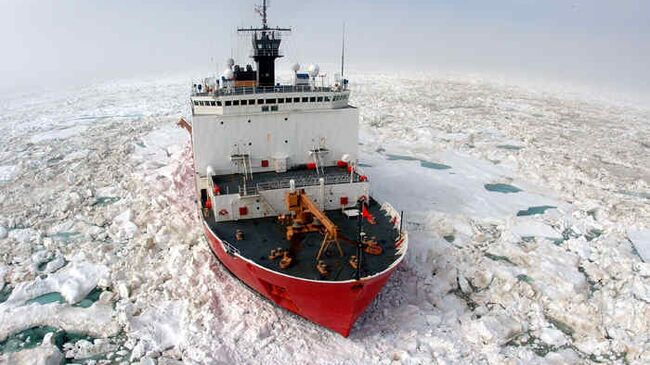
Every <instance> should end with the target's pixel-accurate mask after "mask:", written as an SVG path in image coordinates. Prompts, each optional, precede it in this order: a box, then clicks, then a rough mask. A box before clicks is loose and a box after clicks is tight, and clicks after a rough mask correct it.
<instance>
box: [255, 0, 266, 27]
mask: <svg viewBox="0 0 650 365" xmlns="http://www.w3.org/2000/svg"><path fill="white" fill-rule="evenodd" d="M267 7H268V6H267V5H266V0H264V1H263V2H262V5H261V6H260V5H257V6H256V7H255V12H256V13H257V14H259V15H260V16H261V17H262V27H263V28H264V29H266V28H268V23H267V21H266V20H267V18H266V8H267Z"/></svg>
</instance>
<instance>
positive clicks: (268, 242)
mask: <svg viewBox="0 0 650 365" xmlns="http://www.w3.org/2000/svg"><path fill="white" fill-rule="evenodd" d="M380 208H381V207H380V205H379V204H378V203H377V202H375V201H374V200H372V201H371V203H370V206H369V208H368V210H369V212H370V213H371V214H372V215H373V216H374V218H375V221H376V224H369V223H368V222H367V221H366V220H365V219H364V223H363V231H364V232H365V233H366V235H367V236H368V237H376V241H377V242H378V243H379V245H380V246H381V247H382V248H383V253H382V254H381V255H379V256H375V255H369V254H366V253H362V260H361V263H362V264H361V277H366V276H370V275H374V274H376V273H379V272H381V271H384V270H385V269H387V268H388V267H389V266H390V265H391V264H392V263H394V262H395V261H396V260H397V259H398V258H399V256H398V255H397V249H396V248H395V241H396V239H397V238H398V235H399V232H398V229H396V228H394V227H393V224H391V222H390V220H391V217H390V216H388V215H386V212H385V211H382V210H381V209H380ZM326 214H327V216H328V217H329V218H330V219H331V220H332V222H334V224H336V225H337V226H338V227H339V229H340V233H339V235H340V239H339V242H340V245H341V248H342V249H343V253H344V255H343V257H341V256H340V255H339V253H338V251H337V249H336V247H335V246H334V245H333V246H332V247H331V248H330V250H329V251H328V252H327V253H326V254H323V255H322V257H321V259H322V260H324V261H325V263H326V264H327V266H328V268H329V275H328V276H327V277H321V276H320V274H319V272H318V271H317V269H316V255H317V254H318V250H319V249H320V246H321V243H322V241H323V236H322V235H321V234H319V233H309V234H306V235H305V236H304V237H303V238H302V240H301V241H300V243H299V244H298V245H295V246H294V247H293V248H291V247H290V244H289V242H288V241H287V240H286V239H285V232H286V229H285V228H284V227H283V226H282V225H281V224H279V223H278V222H277V219H276V218H259V219H248V220H239V221H231V222H219V223H217V222H215V221H214V219H211V218H210V217H208V218H206V221H207V222H208V225H209V226H210V228H211V229H212V231H213V232H214V233H215V234H216V235H217V236H219V237H220V238H221V239H223V240H226V241H228V242H229V243H230V244H231V245H233V246H234V247H235V248H237V250H239V252H240V254H241V255H242V256H244V257H246V258H248V259H251V260H253V261H255V262H256V263H258V264H260V265H262V266H264V267H267V268H269V269H271V270H274V271H277V272H280V273H283V274H287V275H290V276H295V277H300V278H305V279H313V280H331V281H344V280H350V279H354V278H355V275H356V270H355V269H353V268H352V266H350V264H349V263H348V260H349V259H350V256H352V255H356V251H357V248H356V239H357V237H358V225H357V224H358V223H357V222H358V221H357V218H356V217H352V218H350V217H348V216H347V215H345V214H344V213H343V212H342V211H340V210H331V211H327V212H326ZM238 229H239V230H242V231H243V233H244V239H243V240H241V241H237V240H236V239H235V232H236V231H237V230H238ZM278 247H281V248H283V249H289V250H290V252H291V255H292V257H293V258H294V260H293V263H292V265H291V266H290V267H289V268H287V269H280V267H279V261H280V260H279V259H276V260H270V259H269V258H268V256H269V253H270V251H271V250H272V249H274V248H278Z"/></svg>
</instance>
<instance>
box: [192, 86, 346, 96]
mask: <svg viewBox="0 0 650 365" xmlns="http://www.w3.org/2000/svg"><path fill="white" fill-rule="evenodd" d="M344 91H346V90H344V89H343V88H341V87H330V86H325V87H323V86H314V87H312V86H310V85H304V86H303V85H296V86H294V85H279V86H260V87H232V88H220V89H217V90H215V91H213V92H209V93H208V92H194V93H193V94H192V95H193V96H231V95H251V94H272V93H307V92H309V93H318V92H344Z"/></svg>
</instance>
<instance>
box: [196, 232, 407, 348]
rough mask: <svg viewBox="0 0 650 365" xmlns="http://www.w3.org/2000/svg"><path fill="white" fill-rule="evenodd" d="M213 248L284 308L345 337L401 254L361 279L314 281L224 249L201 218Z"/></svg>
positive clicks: (236, 272) (235, 271)
mask: <svg viewBox="0 0 650 365" xmlns="http://www.w3.org/2000/svg"><path fill="white" fill-rule="evenodd" d="M203 229H204V231H205V236H206V237H207V239H208V242H209V244H210V248H211V249H212V252H213V253H214V254H215V255H216V256H217V258H218V259H219V261H221V263H222V264H223V265H224V266H225V267H226V268H227V269H228V270H229V271H230V272H231V273H232V274H233V275H235V276H236V277H237V278H239V279H240V280H242V281H243V282H244V283H245V284H246V285H248V286H249V287H251V288H253V289H254V290H255V291H257V292H258V293H260V294H261V295H263V296H264V297H266V298H268V299H269V300H271V301H273V302H274V303H276V304H277V305H279V306H280V307H282V308H285V309H286V310H288V311H290V312H293V313H295V314H298V315H299V316H301V317H304V318H306V319H308V320H310V321H312V322H314V323H317V324H319V325H321V326H323V327H326V328H329V329H331V330H332V331H335V332H338V333H340V334H341V335H343V336H345V337H347V336H348V335H349V334H350V329H351V328H352V326H353V325H354V322H355V321H356V320H357V318H359V316H360V315H361V314H362V313H363V311H364V310H365V309H366V307H367V306H368V305H369V304H370V302H372V300H373V299H374V298H375V297H376V296H377V294H378V293H379V291H380V290H381V288H382V287H383V286H384V285H385V284H386V281H387V280H388V279H389V278H390V276H391V274H392V273H393V271H395V269H396V268H397V265H398V264H399V262H400V261H401V259H402V258H401V257H400V258H399V259H398V260H397V261H396V262H395V264H394V265H391V267H389V268H388V269H386V270H385V271H383V272H381V273H379V274H376V275H373V276H371V277H366V278H361V279H360V280H358V281H357V280H348V281H317V280H308V279H301V278H296V277H292V276H288V275H284V274H281V273H278V272H275V271H272V270H269V269H267V268H264V267H262V266H260V265H258V264H256V263H255V262H253V261H251V260H248V259H246V258H244V257H241V256H239V255H237V254H231V253H229V252H227V251H226V249H225V246H224V244H223V243H222V241H221V239H220V238H219V237H218V236H217V235H216V234H215V233H214V232H213V231H212V230H211V229H210V227H209V226H208V225H207V224H206V223H205V222H204V223H203Z"/></svg>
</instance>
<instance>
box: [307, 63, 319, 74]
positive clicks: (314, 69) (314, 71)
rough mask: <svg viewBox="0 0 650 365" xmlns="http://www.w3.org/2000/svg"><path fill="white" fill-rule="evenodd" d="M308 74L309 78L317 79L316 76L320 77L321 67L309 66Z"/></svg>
mask: <svg viewBox="0 0 650 365" xmlns="http://www.w3.org/2000/svg"><path fill="white" fill-rule="evenodd" d="M307 72H309V76H311V77H316V76H318V73H319V72H320V67H318V65H314V64H312V65H309V67H308V68H307Z"/></svg>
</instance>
